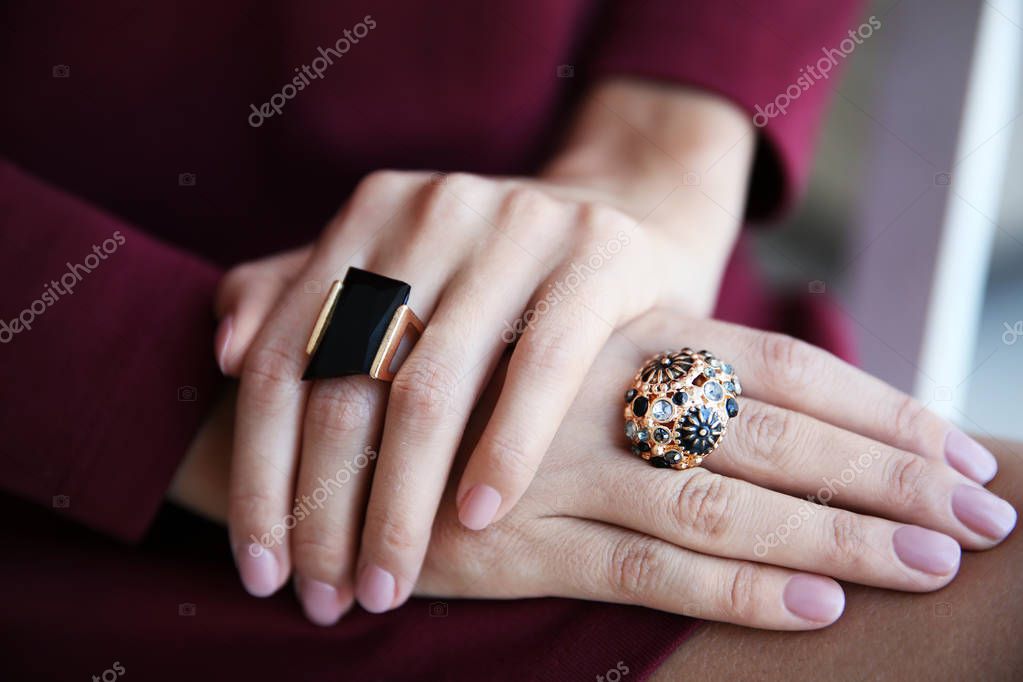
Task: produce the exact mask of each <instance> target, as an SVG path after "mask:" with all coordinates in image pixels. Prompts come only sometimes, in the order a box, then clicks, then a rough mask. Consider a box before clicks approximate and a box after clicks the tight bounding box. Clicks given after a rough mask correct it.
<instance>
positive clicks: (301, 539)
mask: <svg viewBox="0 0 1023 682" xmlns="http://www.w3.org/2000/svg"><path fill="white" fill-rule="evenodd" d="M344 545H345V543H344V542H343V540H342V538H339V537H336V536H334V535H331V534H329V533H326V532H323V531H320V530H310V531H303V532H301V533H296V536H295V538H294V539H293V540H292V542H291V554H292V557H293V561H294V562H295V570H296V572H297V573H298V574H299V575H302V576H303V577H306V578H312V579H314V580H320V581H322V582H327V583H330V584H333V583H334V582H336V580H337V578H338V573H340V571H341V570H342V568H344V563H345V561H344V559H345V554H346V551H345V546H344Z"/></svg>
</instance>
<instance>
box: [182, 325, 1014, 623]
mask: <svg viewBox="0 0 1023 682" xmlns="http://www.w3.org/2000/svg"><path fill="white" fill-rule="evenodd" d="M681 345H691V346H694V347H706V348H711V349H713V350H714V351H715V352H716V353H717V354H718V355H719V356H720V357H724V358H727V359H729V360H730V361H732V362H733V364H735V366H736V368H737V370H738V371H739V372H740V373H741V375H742V377H743V379H744V386H745V391H744V398H743V399H742V400H741V402H740V413H739V415H738V417H736V418H735V419H733V420H731V421H730V423H729V429H728V434H727V436H726V437H725V439H724V441H723V442H722V445H721V447H720V448H719V449H718V450H717V451H716V452H715V453H714V454H713V455H711V456H710V457H708V458H707V459H706V460H705V462H704V466H703V467H701V468H697V469H690V470H686V471H681V472H678V471H675V470H672V469H655V468H653V467H651V466H649V465H648V464H646V463H645V462H643V461H642V460H641V459H639V458H638V457H636V456H635V455H632V454H631V453H629V451H628V445H627V442H626V440H625V438H624V436H623V435H622V433H621V429H622V403H621V397H620V396H621V394H622V392H623V391H624V389H625V388H626V386H627V385H628V384H629V383H630V378H631V377H632V375H633V373H634V372H635V369H636V367H637V366H639V364H640V363H641V362H643V361H644V360H645V359H646V358H647V357H648V356H649V355H650V354H651V352H652V351H655V350H659V349H663V348H669V347H678V346H681ZM506 370H507V363H502V366H501V367H500V368H499V371H498V373H497V376H496V377H495V380H494V382H493V383H492V384H491V386H489V387H488V389H487V392H486V394H485V396H484V398H483V400H482V401H481V404H480V406H479V408H478V409H477V411H476V413H475V414H474V415H473V417H472V419H471V420H470V423H469V427H468V430H467V434H466V438H465V440H464V441H463V448H462V451H461V453H460V457H459V459H458V460H457V463H456V470H457V469H458V468H461V467H462V466H463V465H464V464H465V462H466V460H467V458H468V456H469V455H470V453H471V452H472V450H473V444H474V442H475V441H476V440H477V439H478V438H479V437H480V436H481V434H482V433H483V432H484V431H485V429H486V425H487V423H488V418H489V415H490V412H491V410H492V409H493V407H494V405H495V404H496V403H497V402H498V401H499V395H500V393H501V391H502V381H503V380H504V378H505V372H506ZM220 419H221V420H223V419H224V417H223V414H221V416H220ZM214 421H216V418H214ZM966 438H967V437H966V436H964V435H963V434H961V433H960V432H959V431H957V430H955V429H954V427H951V426H950V425H949V424H947V423H945V422H944V421H943V420H941V419H940V418H938V417H937V416H935V415H934V414H932V413H930V412H929V411H927V410H925V409H923V408H922V407H921V406H920V405H919V404H917V403H916V402H914V401H913V400H911V399H910V398H908V397H907V396H905V395H903V394H901V393H900V392H898V391H896V390H894V389H892V388H891V387H889V386H887V385H885V384H884V383H882V382H880V381H878V380H877V379H874V378H872V377H870V376H868V375H866V374H864V373H862V372H860V371H858V370H856V369H854V368H852V367H850V366H848V365H846V364H845V363H842V362H841V361H839V360H837V359H835V358H834V357H832V356H830V355H829V354H827V353H825V352H824V351H821V350H819V349H816V348H813V347H811V346H808V345H806V344H804V343H802V342H798V341H795V340H793V339H791V338H787V337H784V336H780V335H777V334H768V333H764V332H759V331H756V330H751V329H747V328H743V327H738V326H734V325H728V324H724V323H720V322H713V321H707V320H695V319H689V320H687V319H682V318H680V317H678V316H676V315H669V314H665V313H663V312H661V311H655V312H653V313H650V314H648V315H645V316H644V317H643V318H641V319H639V320H637V321H635V322H633V323H632V324H630V325H628V326H627V327H626V328H625V329H624V330H622V332H621V333H619V334H615V335H614V336H613V337H612V338H611V340H610V342H609V343H608V344H607V345H606V346H605V348H604V350H603V351H602V352H601V354H600V356H599V357H598V359H597V362H596V363H595V364H594V366H593V368H592V369H591V370H590V371H589V372H588V373H587V375H586V378H585V380H584V383H583V387H582V390H581V391H580V392H579V394H578V395H577V396H576V398H575V400H574V402H573V403H572V405H571V408H570V409H569V411H568V414H567V417H566V419H565V421H564V423H563V424H562V426H561V428H560V429H559V431H558V434H557V436H556V438H555V439H554V442H553V444H552V446H551V449H550V451H549V452H548V454H547V456H546V457H545V458H544V460H543V462H542V463H541V466H540V470H539V471H538V473H537V476H536V479H535V480H534V482H533V484H532V485H531V486H530V488H529V489H528V490H527V492H526V493H525V495H524V496H523V498H522V500H521V502H520V503H519V504H518V505H517V506H516V508H515V509H514V510H512V511H511V512H510V513H508V514H507V515H506V516H505V517H504V518H503V519H502V520H501V521H500V522H498V523H495V524H493V525H492V526H491V527H490V528H488V529H487V530H486V531H485V532H481V533H480V532H469V531H467V530H466V529H465V528H464V527H463V526H462V525H461V524H460V523H459V522H458V520H457V513H456V510H455V504H454V503H455V499H456V486H455V480H456V479H454V478H453V479H452V481H451V484H450V485H449V487H448V489H447V491H446V497H445V500H444V502H443V503H442V505H441V511H440V513H439V514H438V516H437V519H436V521H435V523H434V527H433V534H432V537H431V541H430V547H429V551H428V553H427V556H426V563H425V566H424V569H423V571H422V573H421V574H420V577H419V582H418V584H417V585H416V587H415V593H416V594H420V595H424V596H425V595H432V596H438V597H479V598H521V597H537V596H565V597H577V598H584V599H593V600H599V601H609V602H620V603H628V604H639V605H645V606H649V607H651V608H657V609H661V610H666V611H672V612H676V613H683V614H686V615H692V616H698V617H702V618H709V619H713V620H721V621H728V622H733V623H739V624H743V625H749V626H754V627H762V628H772V629H791V630H796V629H811V628H817V627H822V626H824V625H827V624H829V623H831V622H833V621H834V620H835V619H836V618H838V616H839V615H840V614H841V611H842V607H843V604H844V597H843V593H842V589H841V587H840V586H839V585H838V584H837V583H836V582H835V581H834V580H832V579H831V578H832V577H833V578H838V579H841V580H846V581H851V582H858V583H863V584H866V585H874V586H878V587H884V588H890V589H898V590H907V591H929V590H935V589H938V588H940V587H941V586H943V585H945V584H946V583H948V582H949V581H950V580H952V578H953V577H954V575H955V573H956V571H957V569H958V565H959V555H960V545H961V546H962V547H965V548H967V549H972V550H982V549H987V548H990V547H992V546H994V545H996V544H997V543H998V542H1000V541H1001V540H1002V539H1004V537H1005V536H1006V535H1007V534H1008V533H1009V531H1010V530H1011V529H1012V528H1013V526H1014V524H1015V518H1016V513H1015V511H1014V510H1013V509H1012V507H1010V506H1009V505H1008V504H1007V503H1005V502H1004V501H1002V500H1000V499H999V498H997V497H995V496H993V495H991V494H990V493H988V492H987V491H985V490H984V489H983V488H982V487H981V486H980V485H978V484H977V483H975V482H973V481H972V480H970V479H968V478H966V477H965V476H963V475H961V474H960V473H958V472H956V471H955V470H953V469H952V468H951V467H949V466H948V465H947V464H946V463H945V459H946V457H947V453H946V449H947V448H949V447H952V448H956V447H961V446H962V440H963V439H966ZM229 444H230V434H227V433H225V432H224V430H223V429H222V428H219V427H215V426H210V427H207V428H206V429H205V430H204V432H203V435H202V436H200V438H199V439H197V443H196V445H195V446H194V447H193V453H192V455H190V457H189V458H188V459H187V460H186V463H185V464H184V465H183V466H182V471H181V473H179V476H178V480H177V482H176V485H175V489H174V495H175V498H176V499H178V500H179V501H182V502H184V503H185V504H187V505H189V506H192V507H193V508H198V509H199V510H200V511H204V512H205V513H207V514H211V515H213V516H216V512H215V511H213V512H211V511H210V510H215V509H217V508H218V507H222V506H223V505H222V504H218V503H217V502H216V501H215V500H212V499H209V496H208V495H206V494H204V493H203V492H202V490H203V488H202V481H203V480H206V481H209V480H214V481H217V480H219V481H223V480H225V478H226V474H225V473H224V472H223V469H224V467H226V464H227V457H226V456H224V454H223V453H224V452H225V451H226V449H227V448H228V447H229ZM976 447H979V446H976ZM218 453H220V454H218ZM202 460H206V461H207V463H206V464H203V463H202ZM210 461H213V462H214V464H212V465H211V464H210V463H209V462H210ZM212 470H219V471H220V473H216V474H212V475H211V474H209V473H207V474H205V476H202V475H200V472H210V471H212ZM372 476H373V471H372V467H366V468H363V469H360V470H359V471H357V473H355V474H354V475H353V476H352V477H351V479H350V482H349V483H346V485H350V486H352V487H360V486H364V485H366V483H367V482H368V479H369V478H371V477H372ZM221 485H222V486H223V484H221ZM208 488H209V487H208V486H207V490H208ZM220 495H221V497H225V496H226V492H225V491H224V490H223V489H222V490H221V493H220ZM808 496H814V497H816V498H818V499H821V500H825V499H826V500H827V501H828V504H827V505H821V504H818V503H816V502H812V501H810V500H808V499H807V498H808ZM330 513H331V512H330V510H329V509H327V508H317V509H314V510H311V513H310V515H309V516H308V517H306V518H305V519H304V520H302V521H299V522H298V528H296V532H297V530H298V529H300V528H301V527H302V525H304V524H310V523H314V522H316V521H317V519H319V518H320V517H323V516H326V515H329V514H330ZM822 576H829V577H822ZM350 602H351V600H350V598H349V600H348V603H350ZM306 611H307V613H309V604H308V603H306ZM309 615H310V617H312V618H313V619H314V620H316V621H317V622H321V623H322V622H327V621H325V620H323V619H321V618H319V616H321V615H322V613H320V612H316V611H315V610H314V611H313V612H312V613H310V614H309ZM335 619H336V617H335Z"/></svg>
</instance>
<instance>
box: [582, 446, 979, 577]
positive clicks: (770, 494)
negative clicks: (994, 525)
mask: <svg viewBox="0 0 1023 682" xmlns="http://www.w3.org/2000/svg"><path fill="white" fill-rule="evenodd" d="M611 459H612V461H613V464H612V463H608V464H607V465H602V466H601V467H600V468H599V471H598V472H597V475H598V477H599V478H600V479H601V480H600V483H599V484H598V485H595V486H592V488H587V494H586V495H579V498H578V499H574V500H573V505H574V506H575V507H578V510H576V511H577V513H580V514H581V515H584V516H587V517H589V518H593V519H595V520H600V521H604V522H606V523H613V524H615V525H619V526H623V527H626V528H630V529H632V530H636V531H638V532H641V533H646V534H649V535H653V536H655V537H659V538H661V539H663V540H666V541H668V542H671V543H673V544H676V545H679V546H682V547H686V548H689V549H692V550H695V551H698V552H701V553H704V554H710V555H714V556H721V557H726V558H729V559H741V560H747V561H760V562H764V563H770V564H774V565H777V566H784V567H787V568H792V569H797V570H801V571H810V572H813V573H820V574H824V575H830V576H833V577H835V578H838V579H841V580H849V581H852V582H857V583H861V584H864V585H873V586H876V587H886V588H889V589H899V590H906V591H912V592H922V591H931V590H936V589H938V588H940V587H942V586H944V585H946V584H947V583H948V582H949V581H951V580H952V578H953V577H954V576H955V573H956V571H957V569H958V567H959V555H960V549H959V545H958V544H957V543H956V542H955V540H953V539H952V538H950V537H948V536H946V535H943V534H940V533H937V532H935V531H931V530H927V529H924V528H920V527H918V526H907V525H903V524H899V523H894V522H892V521H888V520H885V519H879V518H874V517H871V516H864V515H860V514H856V513H854V512H850V511H846V510H844V509H832V508H830V507H826V506H822V505H819V504H815V503H813V502H811V501H809V500H799V499H796V498H793V497H790V496H788V495H784V494H782V493H778V492H775V491H773V490H766V489H764V488H760V487H758V486H755V485H753V484H751V483H748V482H746V481H742V480H738V479H734V478H729V477H727V476H722V475H720V474H716V473H712V472H710V471H707V470H706V469H703V468H696V469H688V470H685V471H681V472H675V471H674V470H663V469H655V468H653V467H643V466H639V465H640V464H641V462H637V461H636V460H635V458H634V457H630V456H627V455H625V454H624V453H623V454H621V455H620V456H618V457H613V456H612V457H611ZM637 467H638V470H637ZM666 474H667V475H666Z"/></svg>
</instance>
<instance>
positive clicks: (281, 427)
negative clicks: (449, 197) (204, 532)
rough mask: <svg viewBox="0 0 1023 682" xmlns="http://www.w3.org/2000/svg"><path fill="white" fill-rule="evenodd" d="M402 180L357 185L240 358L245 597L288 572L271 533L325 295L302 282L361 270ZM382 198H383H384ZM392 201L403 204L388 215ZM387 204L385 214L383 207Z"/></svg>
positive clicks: (373, 179)
mask: <svg viewBox="0 0 1023 682" xmlns="http://www.w3.org/2000/svg"><path fill="white" fill-rule="evenodd" d="M406 186H407V180H406V179H405V178H404V177H403V176H401V175H400V174H374V175H373V176H370V177H369V178H367V179H366V180H365V181H364V182H363V183H361V184H360V188H359V189H357V190H356V195H355V196H354V197H353V198H352V200H351V201H349V202H348V203H347V204H346V205H345V207H344V208H343V209H342V211H341V214H340V216H339V218H338V219H337V220H336V221H335V224H334V225H333V226H332V227H331V228H330V229H328V230H327V232H326V234H325V236H324V238H323V239H321V242H323V243H329V245H330V247H329V248H325V247H320V248H317V250H316V251H315V253H314V254H313V255H312V257H311V258H310V260H309V262H308V263H307V264H306V266H305V268H304V269H303V271H302V274H300V275H299V278H298V281H296V282H295V283H293V284H292V286H291V287H290V288H288V289H287V290H286V291H285V293H284V294H283V296H282V297H281V299H280V300H279V301H278V304H277V305H276V306H275V308H274V311H273V312H272V313H271V315H270V317H269V318H268V320H267V322H266V324H264V325H263V327H262V328H261V329H260V331H259V333H258V335H257V337H256V339H255V341H254V342H253V345H252V347H251V349H250V350H249V352H248V353H247V355H246V357H245V363H244V365H243V367H242V372H241V382H240V385H239V392H238V410H237V415H236V422H235V426H236V428H235V448H234V455H233V458H232V466H231V486H230V494H229V505H228V525H229V531H230V536H231V541H232V547H233V548H234V553H235V558H236V560H237V563H238V569H239V573H240V574H241V578H242V583H243V584H244V585H245V587H246V589H248V590H249V592H250V593H252V594H254V595H256V596H266V595H269V594H272V593H273V592H275V591H276V590H277V589H278V588H280V586H281V585H282V584H283V583H284V581H285V580H286V579H287V576H288V574H289V573H290V570H291V554H290V551H289V548H288V546H287V545H277V544H274V543H273V540H272V538H270V536H269V532H268V529H270V528H272V527H273V526H274V525H275V524H277V523H278V522H280V520H281V519H283V518H285V517H286V516H287V515H288V514H289V513H290V511H291V508H292V505H291V500H292V497H293V491H294V479H295V474H296V471H297V468H298V466H297V465H298V457H299V444H300V442H301V427H302V415H303V410H304V408H305V401H306V397H307V394H308V383H307V382H302V381H301V380H300V378H301V374H302V371H303V369H304V368H305V364H306V362H307V358H306V355H305V344H306V341H307V340H308V335H309V330H310V329H311V328H312V325H313V323H314V320H315V319H316V315H317V313H318V312H319V309H320V307H321V306H322V303H323V294H322V292H315V291H313V292H310V291H306V290H305V288H304V287H303V286H300V284H299V282H306V281H318V282H329V281H331V280H333V279H337V278H338V277H340V276H341V273H343V272H344V271H345V270H346V269H347V267H348V266H350V265H354V266H356V267H358V266H360V265H362V263H363V261H364V259H365V258H366V256H367V254H366V252H365V250H364V249H363V245H364V244H365V243H366V241H367V240H368V239H371V238H372V237H373V234H375V233H376V232H378V231H379V230H381V229H384V227H385V224H384V223H381V222H377V221H379V220H380V216H381V215H382V214H386V215H388V216H389V217H388V220H390V219H392V218H393V219H396V220H399V221H400V220H401V218H402V216H403V214H402V211H407V210H408V207H407V203H408V202H407V201H405V199H406V198H407V197H406V195H403V194H402V192H403V191H405V188H406ZM385 195H386V196H385ZM395 202H397V203H398V205H399V206H400V208H399V209H397V211H395V210H394V209H393V206H394V204H395ZM384 206H386V207H387V208H386V209H385V208H383V207H384Z"/></svg>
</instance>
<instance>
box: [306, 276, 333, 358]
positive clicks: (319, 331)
mask: <svg viewBox="0 0 1023 682" xmlns="http://www.w3.org/2000/svg"><path fill="white" fill-rule="evenodd" d="M341 286H342V282H341V280H339V279H335V280H334V282H333V284H331V285H330V291H328V292H327V299H326V300H325V301H324V302H323V307H321V308H320V314H319V316H318V317H317V318H316V326H314V327H313V333H312V334H310V335H309V341H308V342H306V344H305V353H306V355H312V354H313V353H315V352H316V349H317V348H318V347H319V345H320V339H322V338H323V332H324V330H325V329H326V328H327V325H328V324H330V318H331V317H333V315H334V304H335V303H337V297H338V296H339V295H340V294H341Z"/></svg>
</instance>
